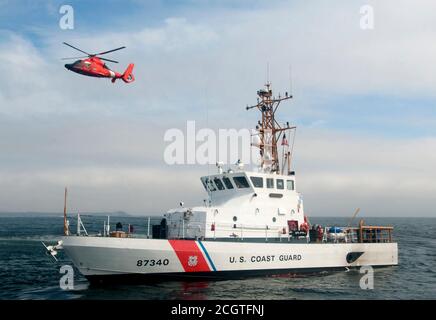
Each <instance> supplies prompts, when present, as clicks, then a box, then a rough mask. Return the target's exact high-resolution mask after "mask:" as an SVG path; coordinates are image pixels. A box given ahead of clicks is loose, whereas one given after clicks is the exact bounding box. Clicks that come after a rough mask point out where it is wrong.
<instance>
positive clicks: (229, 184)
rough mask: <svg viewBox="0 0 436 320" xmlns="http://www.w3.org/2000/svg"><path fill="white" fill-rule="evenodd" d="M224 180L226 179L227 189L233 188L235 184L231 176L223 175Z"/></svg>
mask: <svg viewBox="0 0 436 320" xmlns="http://www.w3.org/2000/svg"><path fill="white" fill-rule="evenodd" d="M223 181H224V184H225V185H226V187H227V189H233V184H232V182H231V181H230V179H229V178H227V177H223Z"/></svg>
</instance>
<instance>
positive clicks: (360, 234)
mask: <svg viewBox="0 0 436 320" xmlns="http://www.w3.org/2000/svg"><path fill="white" fill-rule="evenodd" d="M334 227H335V228H337V229H341V230H342V232H329V230H330V228H331V227H328V226H327V227H325V228H324V235H323V242H334V243H340V242H345V243H389V242H392V232H393V227H391V226H364V225H363V224H362V225H359V227H336V226H334Z"/></svg>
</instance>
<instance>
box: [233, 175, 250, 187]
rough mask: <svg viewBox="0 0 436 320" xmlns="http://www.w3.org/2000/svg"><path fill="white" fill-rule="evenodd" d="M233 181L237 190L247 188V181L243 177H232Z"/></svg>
mask: <svg viewBox="0 0 436 320" xmlns="http://www.w3.org/2000/svg"><path fill="white" fill-rule="evenodd" d="M233 181H234V182H235V184H236V186H237V187H238V188H249V187H250V185H249V184H248V181H247V179H245V177H233Z"/></svg>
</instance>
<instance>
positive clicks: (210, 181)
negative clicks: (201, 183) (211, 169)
mask: <svg viewBox="0 0 436 320" xmlns="http://www.w3.org/2000/svg"><path fill="white" fill-rule="evenodd" d="M206 181H207V186H208V188H209V191H216V188H215V186H214V185H213V182H212V180H209V179H207V180H206Z"/></svg>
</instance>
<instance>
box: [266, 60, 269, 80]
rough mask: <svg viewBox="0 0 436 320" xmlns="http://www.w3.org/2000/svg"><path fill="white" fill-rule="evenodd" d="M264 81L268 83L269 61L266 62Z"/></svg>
mask: <svg viewBox="0 0 436 320" xmlns="http://www.w3.org/2000/svg"><path fill="white" fill-rule="evenodd" d="M266 83H267V84H268V83H269V62H267V63H266Z"/></svg>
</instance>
